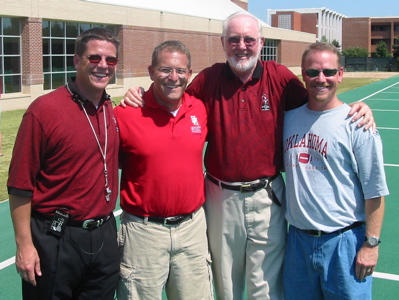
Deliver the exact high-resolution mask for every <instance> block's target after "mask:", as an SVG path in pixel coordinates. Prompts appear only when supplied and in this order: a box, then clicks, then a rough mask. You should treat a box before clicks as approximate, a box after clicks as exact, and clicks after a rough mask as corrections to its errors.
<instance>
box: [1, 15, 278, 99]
mask: <svg viewBox="0 0 399 300" xmlns="http://www.w3.org/2000/svg"><path fill="white" fill-rule="evenodd" d="M94 26H102V27H105V28H107V29H109V30H111V31H113V32H116V27H115V26H114V25H99V24H87V23H74V22H60V21H43V22H42V39H43V49H42V51H43V52H42V53H43V75H44V90H52V89H56V88H57V87H59V86H62V85H64V84H65V83H66V82H67V81H68V80H69V78H70V77H72V76H74V75H75V67H74V65H73V56H74V53H75V40H76V37H77V36H78V35H79V34H80V33H81V32H83V31H85V30H87V29H90V28H92V27H94ZM21 51H22V50H21V22H20V19H18V18H7V17H2V18H0V94H8V93H18V92H21V87H22V82H21V78H22V74H21V69H22V66H21ZM261 60H277V41H275V40H269V39H267V40H266V44H265V47H264V48H263V49H262V53H261ZM110 83H115V78H113V81H111V82H110Z"/></svg>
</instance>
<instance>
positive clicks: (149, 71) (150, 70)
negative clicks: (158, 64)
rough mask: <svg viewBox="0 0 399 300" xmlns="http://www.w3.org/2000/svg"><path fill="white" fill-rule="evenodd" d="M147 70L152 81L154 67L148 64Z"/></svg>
mask: <svg viewBox="0 0 399 300" xmlns="http://www.w3.org/2000/svg"><path fill="white" fill-rule="evenodd" d="M147 70H148V74H149V75H150V78H151V80H152V81H154V73H155V71H154V68H153V67H152V66H151V65H149V66H148V68H147Z"/></svg>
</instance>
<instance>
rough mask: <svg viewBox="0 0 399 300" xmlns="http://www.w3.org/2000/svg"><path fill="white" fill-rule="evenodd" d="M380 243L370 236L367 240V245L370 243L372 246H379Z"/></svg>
mask: <svg viewBox="0 0 399 300" xmlns="http://www.w3.org/2000/svg"><path fill="white" fill-rule="evenodd" d="M379 242H380V240H379V239H377V238H376V237H375V236H369V237H368V238H367V243H368V244H369V245H370V246H377V245H378V244H379Z"/></svg>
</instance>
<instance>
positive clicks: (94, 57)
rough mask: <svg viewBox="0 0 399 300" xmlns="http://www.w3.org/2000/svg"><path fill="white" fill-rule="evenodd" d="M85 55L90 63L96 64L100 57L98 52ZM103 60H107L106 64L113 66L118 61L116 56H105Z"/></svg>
mask: <svg viewBox="0 0 399 300" xmlns="http://www.w3.org/2000/svg"><path fill="white" fill-rule="evenodd" d="M86 57H87V59H88V60H89V62H90V63H91V64H98V63H100V61H101V59H102V58H101V55H98V54H93V55H87V56H86ZM105 61H106V62H107V65H108V66H115V65H116V64H117V63H118V58H117V57H113V56H107V57H106V58H105Z"/></svg>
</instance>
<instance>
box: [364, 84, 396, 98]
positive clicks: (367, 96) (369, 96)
mask: <svg viewBox="0 0 399 300" xmlns="http://www.w3.org/2000/svg"><path fill="white" fill-rule="evenodd" d="M397 84H399V82H396V83H394V84H391V85H390V86H387V87H386V88H383V89H382V90H379V91H377V92H375V93H373V94H371V95H368V96H367V97H364V98H362V99H360V100H358V101H356V102H361V101H364V100H366V99H368V98H370V97H372V96H374V95H377V94H379V93H381V92H383V91H385V90H387V89H389V88H391V87H393V86H395V85H397Z"/></svg>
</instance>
